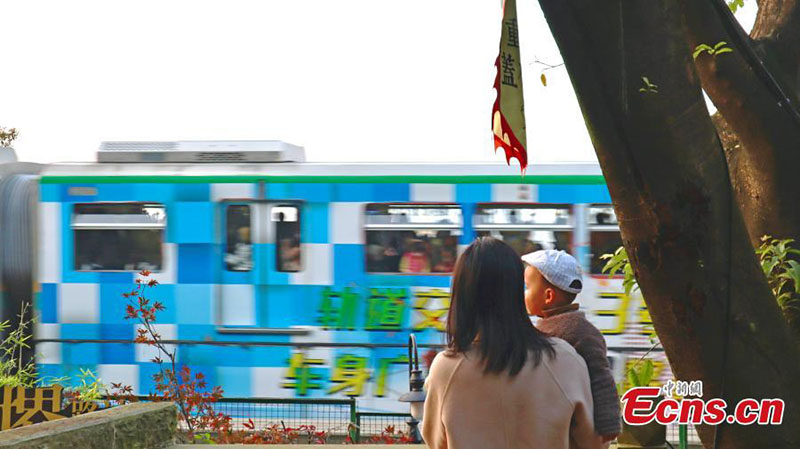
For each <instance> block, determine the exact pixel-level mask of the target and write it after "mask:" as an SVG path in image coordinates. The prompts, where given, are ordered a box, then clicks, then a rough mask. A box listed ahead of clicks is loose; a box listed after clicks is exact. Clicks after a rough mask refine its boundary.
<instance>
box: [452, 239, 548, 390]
mask: <svg viewBox="0 0 800 449" xmlns="http://www.w3.org/2000/svg"><path fill="white" fill-rule="evenodd" d="M523 272H524V268H523V265H522V260H520V258H519V256H518V255H517V253H516V252H515V251H514V250H513V249H512V248H511V247H510V246H508V245H507V244H505V243H503V242H502V241H500V240H497V239H494V238H492V237H481V238H479V239H477V240H476V241H474V242H473V243H472V244H471V245H469V246H468V247H467V249H466V250H465V251H464V253H463V254H462V255H461V256H460V257H459V258H458V260H457V261H456V265H455V268H454V270H453V287H452V289H451V301H450V312H449V313H448V315H447V346H448V349H449V350H450V351H453V352H466V351H467V350H469V349H470V348H471V347H473V345H475V346H476V347H477V349H478V352H479V353H480V355H481V357H482V359H483V360H484V362H485V371H486V372H491V373H499V372H502V371H506V370H508V371H509V372H510V373H511V375H512V376H514V375H516V374H517V373H519V371H520V370H521V369H522V367H523V365H525V361H526V360H527V358H528V353H529V352H531V353H532V354H533V357H534V364H535V365H538V364H539V362H540V361H541V359H542V353H543V352H547V353H548V354H549V355H550V356H554V355H555V350H554V349H553V345H552V343H551V342H550V340H548V339H547V337H546V336H545V334H543V333H542V332H540V331H539V330H538V329H536V328H535V327H534V326H533V324H532V323H531V321H530V318H528V313H527V312H526V311H525V287H524V280H523ZM476 338H477V339H478V340H477V341H476Z"/></svg>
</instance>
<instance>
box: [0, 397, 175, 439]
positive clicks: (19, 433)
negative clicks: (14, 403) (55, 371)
mask: <svg viewBox="0 0 800 449" xmlns="http://www.w3.org/2000/svg"><path fill="white" fill-rule="evenodd" d="M177 424H178V416H177V412H176V409H175V405H174V404H172V403H171V402H168V403H164V402H161V403H158V402H156V403H141V402H140V403H134V404H128V405H123V406H119V407H114V408H112V409H109V410H103V411H99V412H94V413H87V414H85V415H81V416H77V417H74V418H65V419H59V420H57V421H50V422H45V423H41V424H34V425H31V426H26V427H20V428H17V429H11V430H6V431H3V432H0V448H14V449H22V448H25V449H109V448H113V449H140V448H141V449H151V448H153V449H158V448H165V447H171V446H172V445H173V444H175V435H176V429H177Z"/></svg>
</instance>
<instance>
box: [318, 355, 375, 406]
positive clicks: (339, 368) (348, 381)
mask: <svg viewBox="0 0 800 449" xmlns="http://www.w3.org/2000/svg"><path fill="white" fill-rule="evenodd" d="M369 377H370V376H369V370H368V369H367V358H366V357H358V356H355V355H351V354H345V355H341V356H339V357H337V358H336V368H334V370H333V375H332V376H331V382H333V383H334V385H333V386H331V388H330V390H328V393H329V394H334V393H338V392H340V391H344V394H346V395H347V396H361V394H362V392H363V391H364V384H365V383H366V382H367V381H368V380H369Z"/></svg>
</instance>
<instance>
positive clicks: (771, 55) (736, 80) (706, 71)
mask: <svg viewBox="0 0 800 449" xmlns="http://www.w3.org/2000/svg"><path fill="white" fill-rule="evenodd" d="M713 1H718V0H713ZM679 3H680V5H681V8H682V10H683V12H684V14H685V18H686V30H687V39H688V42H687V47H688V48H687V51H693V50H694V48H695V47H696V46H698V45H700V44H707V45H710V46H714V45H715V44H717V43H718V42H721V41H725V42H728V46H729V47H730V48H732V49H733V52H730V53H723V54H720V55H718V56H714V55H709V54H707V53H701V54H700V55H699V56H698V57H697V59H696V60H695V65H696V67H697V71H698V73H699V75H700V80H701V82H702V85H703V88H704V89H705V91H706V93H708V96H709V97H710V98H711V100H712V101H713V102H714V105H715V106H716V107H717V109H718V110H719V112H720V113H721V114H722V116H723V117H724V118H725V122H727V124H728V125H729V126H730V129H731V130H732V131H733V132H734V133H735V134H736V136H737V138H738V139H739V141H740V144H741V145H740V147H739V148H738V149H736V150H734V151H731V152H730V153H729V154H730V156H731V157H730V158H729V161H730V169H731V180H732V184H733V187H734V191H735V193H736V198H737V202H738V203H739V205H740V207H741V210H742V213H743V216H744V219H745V223H746V225H747V228H748V231H749V233H750V240H751V242H752V243H753V244H754V246H757V245H758V244H759V239H760V238H761V236H763V235H772V236H774V237H778V238H794V239H795V240H797V241H800V207H797V205H798V204H800V183H798V182H797V174H796V172H797V167H800V123H799V122H798V121H797V120H795V119H794V118H793V117H792V114H791V113H790V111H787V108H791V107H797V106H800V104H798V96H797V88H798V63H800V5H798V1H797V0H763V1H761V2H760V3H759V14H758V17H757V20H756V23H755V26H754V27H753V31H752V36H753V38H754V39H755V41H754V46H755V47H756V48H757V49H758V53H760V58H761V59H762V60H763V61H764V62H765V63H766V65H767V66H768V68H769V70H770V73H771V74H772V75H773V77H774V79H775V81H777V83H778V85H779V86H780V87H781V88H782V89H783V91H784V93H785V94H786V97H788V99H789V100H790V101H791V104H792V105H793V106H790V105H786V104H785V105H780V104H779V103H778V101H779V99H778V98H776V94H775V93H773V92H771V91H770V89H769V87H768V84H769V83H765V82H764V80H762V79H760V78H759V77H758V76H757V75H756V72H755V71H754V68H753V67H752V66H751V64H750V63H749V62H748V61H747V60H746V59H745V58H744V57H743V56H744V54H745V52H746V50H747V49H746V48H741V46H736V45H734V42H735V39H732V36H730V35H729V34H728V33H727V32H726V29H725V28H724V27H723V26H722V21H721V20H720V17H719V14H717V12H716V10H715V9H714V7H713V5H712V3H711V2H710V1H708V0H703V1H697V0H680V1H679ZM736 28H737V29H739V32H740V33H741V34H742V36H743V37H745V36H744V34H743V31H741V29H740V28H739V27H738V24H737V25H736ZM745 39H746V40H747V41H749V39H747V38H746V37H745Z"/></svg>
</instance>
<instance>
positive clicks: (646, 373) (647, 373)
mask: <svg viewBox="0 0 800 449" xmlns="http://www.w3.org/2000/svg"><path fill="white" fill-rule="evenodd" d="M653 371H654V369H653V361H652V360H645V361H644V366H643V367H642V372H641V373H640V374H639V381H641V382H642V384H641V385H640V386H642V387H644V386H647V385H650V382H651V381H652V380H653Z"/></svg>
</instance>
